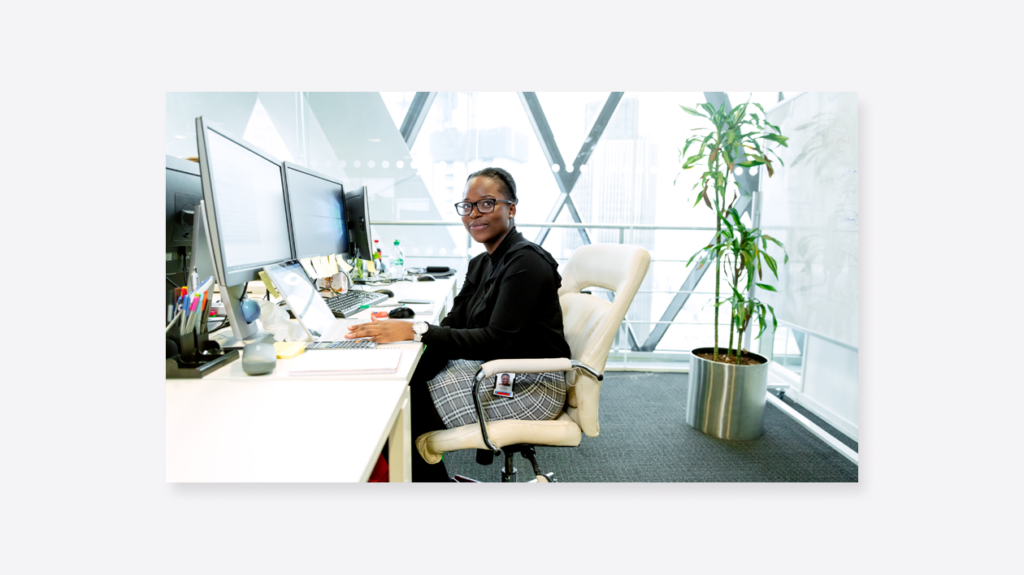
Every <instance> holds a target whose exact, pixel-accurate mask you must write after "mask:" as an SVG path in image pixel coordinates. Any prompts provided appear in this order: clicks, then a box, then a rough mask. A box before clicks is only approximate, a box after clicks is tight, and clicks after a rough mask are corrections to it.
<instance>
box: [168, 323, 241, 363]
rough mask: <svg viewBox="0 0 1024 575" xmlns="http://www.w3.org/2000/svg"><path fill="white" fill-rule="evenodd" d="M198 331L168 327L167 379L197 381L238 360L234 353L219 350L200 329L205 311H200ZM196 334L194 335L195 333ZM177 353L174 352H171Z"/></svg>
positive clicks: (235, 350) (203, 324)
mask: <svg viewBox="0 0 1024 575" xmlns="http://www.w3.org/2000/svg"><path fill="white" fill-rule="evenodd" d="M201 313H202V316H201V319H200V326H201V327H200V329H190V330H186V331H185V333H181V331H180V330H178V329H176V328H175V327H172V328H171V330H170V331H168V332H167V339H168V341H172V342H174V346H173V347H172V346H171V345H168V346H167V348H168V355H169V357H167V361H166V374H167V379H199V378H201V377H203V376H204V375H206V374H208V373H212V372H214V371H216V370H218V369H220V368H221V367H223V366H225V365H227V364H229V363H231V362H232V361H234V360H236V359H238V350H237V349H232V350H227V351H225V350H223V349H221V348H220V345H218V344H217V342H215V341H211V340H210V334H209V333H208V332H207V331H206V330H205V329H204V328H205V325H206V320H207V316H208V314H209V310H208V309H207V310H205V311H204V312H201ZM197 332H198V333H197ZM172 350H177V353H172Z"/></svg>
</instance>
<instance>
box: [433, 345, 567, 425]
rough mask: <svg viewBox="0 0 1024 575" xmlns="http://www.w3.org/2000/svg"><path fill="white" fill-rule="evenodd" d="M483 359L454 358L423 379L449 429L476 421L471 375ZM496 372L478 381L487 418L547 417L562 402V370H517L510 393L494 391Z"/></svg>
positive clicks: (559, 409)
mask: <svg viewBox="0 0 1024 575" xmlns="http://www.w3.org/2000/svg"><path fill="white" fill-rule="evenodd" d="M482 363H483V362H480V361H472V360H466V359H455V360H451V361H449V362H448V365H447V367H445V369H443V370H441V373H439V374H437V375H436V376H435V377H434V378H433V379H431V380H430V381H428V382H427V387H428V389H429V390H430V397H431V398H432V399H433V400H434V407H436V408H437V413H438V414H439V415H440V416H441V420H442V421H443V422H444V424H445V426H447V427H448V428H449V429H451V428H453V427H459V426H462V425H469V424H470V423H476V407H475V405H474V403H473V397H472V391H473V377H474V376H476V372H477V371H479V369H480V365H481V364H482ZM496 379H497V376H495V377H491V378H489V379H485V380H484V381H482V382H480V391H479V394H480V400H481V403H483V408H484V415H485V416H486V417H487V421H498V420H501V419H531V420H550V419H555V418H556V417H558V415H559V414H560V413H562V407H564V405H565V388H566V383H565V374H564V373H562V372H560V371H557V372H552V373H519V374H516V377H515V381H513V382H512V397H501V396H497V395H494V385H495V380H496Z"/></svg>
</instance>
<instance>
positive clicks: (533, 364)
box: [480, 357, 572, 377]
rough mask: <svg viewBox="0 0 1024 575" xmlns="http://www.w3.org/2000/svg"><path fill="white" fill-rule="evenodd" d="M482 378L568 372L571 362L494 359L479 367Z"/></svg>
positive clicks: (562, 358) (556, 359)
mask: <svg viewBox="0 0 1024 575" xmlns="http://www.w3.org/2000/svg"><path fill="white" fill-rule="evenodd" d="M480 369H482V370H484V374H485V375H484V377H494V376H495V375H497V374H499V373H505V372H510V373H550V372H552V371H569V370H570V369H572V361H571V360H569V359H566V358H564V357H556V358H554V359H495V360H493V361H488V362H487V363H485V364H483V365H481V366H480Z"/></svg>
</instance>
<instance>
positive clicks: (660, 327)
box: [640, 92, 761, 351]
mask: <svg viewBox="0 0 1024 575" xmlns="http://www.w3.org/2000/svg"><path fill="white" fill-rule="evenodd" d="M704 98H705V99H707V101H708V103H709V104H711V105H712V106H714V107H715V108H718V107H719V106H721V105H722V104H723V103H725V110H726V111H727V112H729V111H732V105H730V103H729V96H727V95H726V94H725V92H704ZM760 173H761V172H760V170H758V174H760ZM733 177H734V178H735V179H736V180H737V181H738V182H739V184H740V186H741V187H742V188H743V189H744V190H745V191H746V192H747V193H746V194H743V195H740V197H739V198H738V199H737V200H736V206H735V207H736V211H737V212H739V213H741V214H742V213H744V212H746V211H748V210H750V206H751V204H753V202H752V201H751V199H752V196H751V195H750V193H749V192H750V191H751V190H756V189H757V178H758V176H751V175H750V173H749V170H743V173H742V174H741V175H739V176H737V175H735V174H733ZM713 241H715V237H714V236H711V240H710V242H713ZM710 242H709V243H710ZM709 268H711V266H703V267H698V268H694V269H692V270H690V274H689V275H688V276H686V279H685V280H684V281H683V285H681V286H680V287H679V291H678V292H677V293H676V295H675V296H673V297H672V301H671V302H669V304H668V307H667V308H665V313H663V314H661V320H660V321H663V322H666V321H675V319H676V316H677V315H679V312H680V311H682V309H683V306H684V305H686V301H687V300H688V299H690V292H692V291H694V290H696V289H697V284H699V283H700V280H701V278H703V277H704V272H706V271H708V269H709ZM668 328H669V324H667V323H658V324H655V326H654V329H652V330H651V333H650V335H649V336H647V341H645V342H644V345H643V346H642V347H641V348H640V349H641V350H642V351H654V348H656V347H657V346H658V342H660V341H661V338H663V337H665V332H667V331H668Z"/></svg>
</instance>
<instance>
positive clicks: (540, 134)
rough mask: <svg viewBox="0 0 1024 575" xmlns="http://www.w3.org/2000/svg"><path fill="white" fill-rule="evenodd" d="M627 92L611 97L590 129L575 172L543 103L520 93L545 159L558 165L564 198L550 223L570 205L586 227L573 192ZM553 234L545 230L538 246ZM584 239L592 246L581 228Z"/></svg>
mask: <svg viewBox="0 0 1024 575" xmlns="http://www.w3.org/2000/svg"><path fill="white" fill-rule="evenodd" d="M622 94H623V92H612V93H611V94H609V95H608V99H607V100H606V101H605V103H604V106H603V107H602V108H601V112H600V113H599V114H598V115H597V118H596V119H595V120H594V125H593V126H592V127H591V129H590V133H589V134H588V135H587V137H586V139H585V140H584V141H583V145H582V146H580V151H579V153H578V154H576V159H575V160H573V163H572V166H573V169H572V171H571V172H570V171H568V170H566V169H565V168H566V166H565V161H564V160H563V159H562V154H561V152H560V151H559V149H558V144H557V143H556V142H555V136H554V133H553V132H552V131H551V127H550V126H549V125H548V123H547V117H546V116H545V115H544V110H543V109H542V108H541V105H540V99H538V98H537V94H536V93H534V92H520V93H519V98H520V100H522V102H523V107H524V108H525V109H526V115H527V117H528V118H529V119H530V124H531V125H532V126H533V129H534V132H535V133H536V134H537V139H538V140H539V141H540V144H541V149H542V150H543V151H544V157H545V158H546V159H547V161H548V165H554V164H557V165H558V166H559V171H557V172H552V173H553V174H554V176H555V181H556V182H557V183H558V188H559V190H560V192H561V193H560V194H559V195H558V198H556V199H555V204H554V206H553V207H552V208H551V212H550V213H549V214H548V219H547V220H546V221H548V222H553V221H555V219H556V218H558V214H559V213H561V211H562V207H563V206H564V205H566V204H568V206H569V214H570V215H571V216H572V218H573V220H574V221H576V222H577V223H582V220H581V219H580V217H579V213H578V212H577V211H576V206H575V204H573V202H572V197H571V196H570V194H571V193H572V189H573V188H574V187H575V186H576V181H577V180H578V179H579V177H580V167H581V166H583V165H584V164H586V163H587V160H589V159H590V154H591V153H592V152H593V151H594V146H596V145H597V142H598V141H599V140H600V139H601V134H603V133H604V129H605V127H607V126H608V122H609V121H611V117H612V115H613V114H614V113H615V108H616V107H617V106H618V105H619V101H620V100H622ZM550 231H551V229H550V228H541V230H540V232H539V233H538V234H537V239H536V240H535V243H537V244H541V243H543V242H544V240H545V239H547V237H548V233H549V232H550ZM580 235H581V236H582V237H583V243H584V244H589V243H590V236H589V234H587V233H586V231H585V230H584V229H583V228H580Z"/></svg>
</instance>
